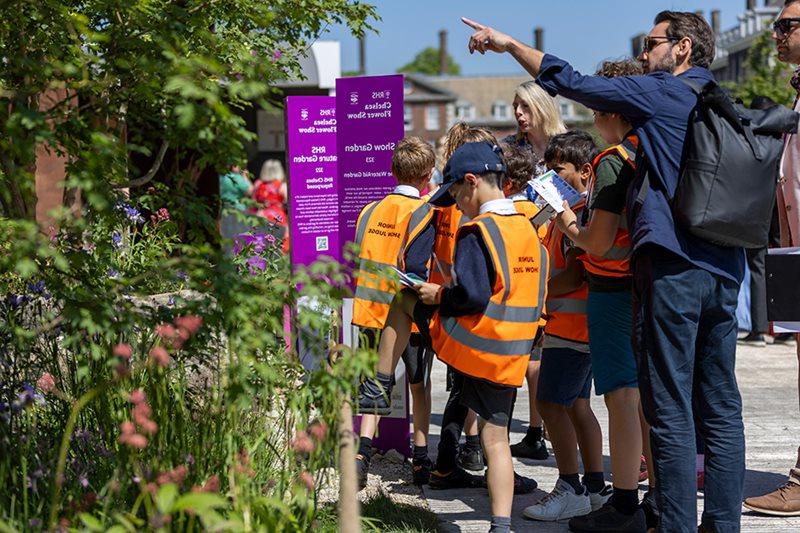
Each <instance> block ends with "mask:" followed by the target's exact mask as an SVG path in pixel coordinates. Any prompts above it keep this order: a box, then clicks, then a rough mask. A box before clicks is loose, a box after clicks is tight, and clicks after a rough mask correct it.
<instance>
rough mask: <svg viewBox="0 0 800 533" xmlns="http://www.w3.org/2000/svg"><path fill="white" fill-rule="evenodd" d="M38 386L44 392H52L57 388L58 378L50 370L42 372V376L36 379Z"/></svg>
mask: <svg viewBox="0 0 800 533" xmlns="http://www.w3.org/2000/svg"><path fill="white" fill-rule="evenodd" d="M36 386H37V387H39V389H41V391H42V392H50V391H52V390H53V389H55V388H56V380H55V379H54V378H53V375H52V374H51V373H50V372H45V373H44V374H42V377H40V378H39V379H38V381H36Z"/></svg>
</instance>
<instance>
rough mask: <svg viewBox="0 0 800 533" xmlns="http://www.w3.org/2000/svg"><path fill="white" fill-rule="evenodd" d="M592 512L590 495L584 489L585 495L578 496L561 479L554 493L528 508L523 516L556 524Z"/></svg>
mask: <svg viewBox="0 0 800 533" xmlns="http://www.w3.org/2000/svg"><path fill="white" fill-rule="evenodd" d="M591 511H592V504H591V502H590V501H589V493H588V491H587V490H586V488H585V487H584V489H583V494H576V493H575V490H574V489H573V488H572V486H571V485H570V484H569V483H567V482H566V481H564V480H563V479H559V480H558V481H557V482H556V486H555V488H553V492H551V493H550V494H548V495H546V496H545V497H544V498H542V499H541V500H539V501H538V502H537V503H535V504H534V505H531V506H530V507H527V508H526V509H525V510H524V511H523V512H522V514H523V515H525V517H526V518H530V519H532V520H542V521H544V522H555V521H556V520H566V519H568V518H573V517H576V516H583V515H585V514H589V513H590V512H591Z"/></svg>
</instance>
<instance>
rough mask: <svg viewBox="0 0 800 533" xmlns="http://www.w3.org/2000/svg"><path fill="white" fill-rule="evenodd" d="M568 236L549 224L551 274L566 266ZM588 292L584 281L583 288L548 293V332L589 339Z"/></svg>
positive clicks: (578, 207) (580, 205)
mask: <svg viewBox="0 0 800 533" xmlns="http://www.w3.org/2000/svg"><path fill="white" fill-rule="evenodd" d="M585 206H586V201H585V200H581V201H580V202H579V203H578V204H577V205H575V207H574V208H573V209H574V210H575V213H576V214H578V215H579V216H580V213H581V211H582V210H583V209H584V208H585ZM564 238H565V236H564V234H563V233H562V232H561V230H560V229H558V225H557V224H555V223H553V224H550V226H549V227H548V228H547V236H546V237H545V239H544V245H545V246H546V247H547V253H548V254H549V256H550V277H551V278H552V277H553V276H555V275H557V274H559V273H561V272H563V271H564V269H565V268H566V266H567V258H566V256H565V255H564V246H563V240H564ZM588 296H589V286H588V284H587V283H586V282H584V283H583V284H582V285H581V286H580V288H578V289H576V290H574V291H572V292H570V293H567V294H560V295H558V296H548V297H547V300H546V302H545V305H546V307H547V325H546V326H545V328H544V333H545V335H551V336H553V337H559V338H561V339H566V340H570V341H574V342H582V343H584V344H586V343H588V342H589V324H588V322H587V320H586V298H587V297H588Z"/></svg>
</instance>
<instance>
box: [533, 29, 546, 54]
mask: <svg viewBox="0 0 800 533" xmlns="http://www.w3.org/2000/svg"><path fill="white" fill-rule="evenodd" d="M533 47H534V48H536V49H537V50H539V51H541V52H544V28H542V27H541V26H539V27H536V28H534V29H533Z"/></svg>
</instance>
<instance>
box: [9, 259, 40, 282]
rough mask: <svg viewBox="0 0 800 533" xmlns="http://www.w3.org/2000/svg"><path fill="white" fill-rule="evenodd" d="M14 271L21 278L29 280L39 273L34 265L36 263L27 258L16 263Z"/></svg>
mask: <svg viewBox="0 0 800 533" xmlns="http://www.w3.org/2000/svg"><path fill="white" fill-rule="evenodd" d="M14 270H16V271H17V274H19V275H20V276H22V277H23V278H29V277H31V276H33V275H34V274H36V272H38V271H39V267H38V266H37V265H36V262H35V261H34V260H33V259H31V258H29V257H23V258H22V259H20V260H19V261H17V265H16V267H15V269H14Z"/></svg>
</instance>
